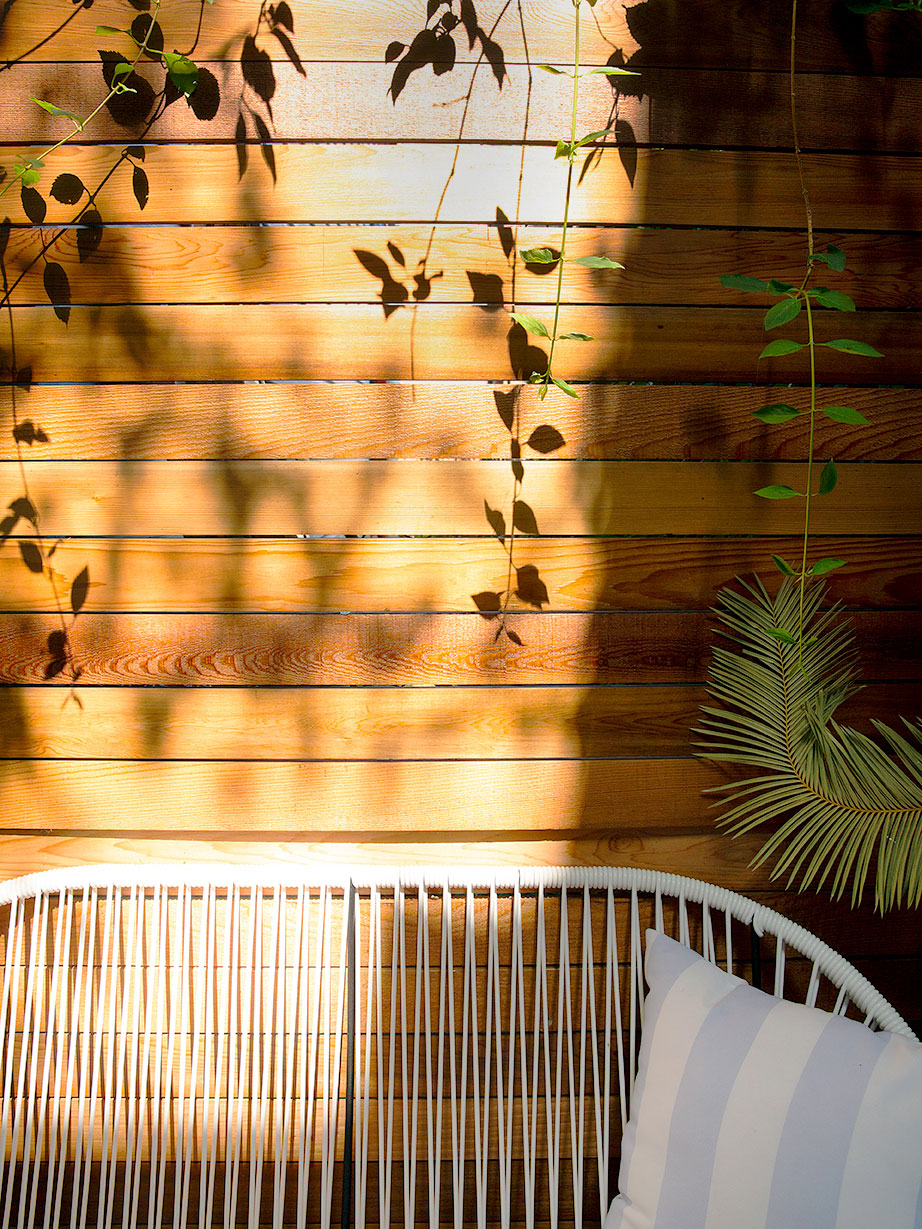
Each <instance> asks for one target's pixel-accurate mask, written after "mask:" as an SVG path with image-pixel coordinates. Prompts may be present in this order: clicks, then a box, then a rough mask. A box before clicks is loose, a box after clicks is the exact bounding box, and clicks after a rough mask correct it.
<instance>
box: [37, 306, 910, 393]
mask: <svg viewBox="0 0 922 1229" xmlns="http://www.w3.org/2000/svg"><path fill="white" fill-rule="evenodd" d="M545 315H546V316H547V320H546V322H543V323H545V327H546V328H549V327H550V324H551V321H552V313H551V312H550V311H546V312H545ZM844 315H845V313H842V312H831V311H830V312H827V311H824V312H822V313H818V318H817V325H816V327H817V337H818V340H819V341H825V340H832V339H834V338H840V337H854V336H855V335H856V334H857V336H858V337H859V339H860V340H861V341H864V342H867V343H869V344H870V345H872V346H875V347H876V348H877V349H878V350H879V351H882V352H883V357H881V358H873V359H868V358H863V357H858V356H855V355H850V354H842V353H838V352H836V351H834V350H830V349H828V348H827V347H825V346H823V345H821V346H820V347H819V348H818V351H817V373H818V378H819V379H820V380H821V381H823V382H828V383H850V384H875V385H879V384H896V383H906V384H914V383H918V381H919V379H920V375H919V371H918V368H917V366H916V357H917V354H918V351H919V348H920V346H922V313H917V312H884V311H881V312H860V313H855V314H853V313H848V319H847V320H843V318H842V317H843V316H844ZM762 316H763V313H762V311H761V310H759V309H758V308H745V307H726V308H719V307H685V308H683V307H604V306H585V307H569V308H566V309H563V310H562V311H561V313H560V328H561V330H563V331H569V330H571V329H577V330H580V331H584V332H586V333H588V334H589V335H590V336H591V337H593V338H595V339H597V340H595V341H592V342H588V343H585V342H573V341H571V342H568V343H566V344H565V345H562V346H561V350H560V351H558V355H559V356H560V357H559V361H558V360H555V373H556V374H559V375H563V377H564V378H566V377H567V376H574V377H575V376H582V377H583V378H587V379H596V380H650V381H654V380H655V381H670V380H671V381H675V382H677V383H681V382H689V381H692V382H693V381H699V380H700V381H706V380H707V379H708V378H709V377H711V376H713V375H714V373H715V371H719V372H720V373H721V376H722V378H723V379H724V380H726V381H739V382H750V381H753V380H757V379H759V378H760V377H761V378H763V379H765V380H767V381H772V380H774V381H779V380H781V379H783V378H784V376H785V375H786V374H788V373H792V375H793V376H796V377H797V378H798V379H800V380H805V379H806V371H807V365H806V355H805V354H800V355H795V356H793V357H791V356H785V357H782V358H768V359H763V360H761V361H760V360H759V358H758V356H759V353H760V351H761V349H762V347H763V346H764V344H765V341H766V338H765V337H764V334H763V331H762ZM833 317H834V318H833ZM13 328H14V330H15V336H16V346H17V350H18V352H19V353H20V354H22V355H28V356H29V358H30V359H31V363H32V369H33V373H34V375H35V377H36V378H37V379H40V380H42V381H58V380H60V381H74V382H80V381H103V380H105V381H107V382H108V381H127V382H136V381H146V380H165V381H168V380H184V381H198V380H220V381H226V380H229V379H233V378H237V379H240V380H336V379H347V380H348V379H360V380H362V379H364V380H382V379H386V380H413V379H417V380H438V379H443V380H444V379H456V380H483V379H487V380H489V379H494V380H508V379H511V378H514V377H518V378H522V377H523V376H524V377H526V378H527V376H528V375H529V374H530V373H531V372H532V371H536V370H541V371H544V370H545V368H546V367H547V352H546V350H545V349H544V348H543V347H542V346H541V345H540V344H534V345H533V344H530V342H529V340H527V339H526V335H525V331H524V329H522V328H521V327H520V326H518V325H515V326H511V325H510V321H509V317H508V316H507V315H506V314H505V312H497V311H495V310H488V311H484V310H483V309H482V308H480V307H476V306H474V305H470V306H449V305H442V304H429V303H423V304H419V305H418V306H416V307H415V308H414V309H413V310H408V311H401V312H397V313H395V314H394V315H392V316H391V317H390V318H389V319H388V318H386V317H385V314H384V312H383V311H382V310H381V308H379V307H373V306H371V305H366V304H357V303H349V304H341V305H339V304H337V305H329V306H327V305H323V304H306V305H294V304H245V305H242V306H239V307H237V306H225V305H215V304H196V305H181V306H167V305H160V304H151V305H146V306H144V307H77V306H74V307H72V308H71V309H70V313H69V321H68V324H67V327H66V329H65V328H64V327H63V326H62V323H61V321H60V320H59V319H58V318H57V316H56V314H55V312H54V311H53V309H52V308H51V307H50V306H48V307H17V308H13ZM785 334H786V335H787V336H790V337H792V338H793V339H795V340H800V339H801V338H803V339H804V340H805V339H806V324H805V323H804V324H802V323H801V321H800V320H798V321H797V322H796V323H795V324H793V325H791V326H790V327H789V328H787V329H786V330H785ZM703 339H705V340H704V344H702V340H703ZM531 340H532V341H539V340H540V339H536V338H532V339H531ZM347 343H348V344H347ZM545 344H547V343H545ZM576 350H579V353H576V352H575V351H576Z"/></svg>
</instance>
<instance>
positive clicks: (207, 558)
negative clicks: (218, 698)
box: [0, 536, 922, 614]
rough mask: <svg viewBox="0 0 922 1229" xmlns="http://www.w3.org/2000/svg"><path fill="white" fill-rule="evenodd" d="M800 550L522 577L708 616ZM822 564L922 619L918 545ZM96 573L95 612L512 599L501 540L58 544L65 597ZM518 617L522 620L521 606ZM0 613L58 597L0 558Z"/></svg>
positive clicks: (851, 549)
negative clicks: (484, 594) (733, 585)
mask: <svg viewBox="0 0 922 1229" xmlns="http://www.w3.org/2000/svg"><path fill="white" fill-rule="evenodd" d="M797 545H798V544H797V541H796V539H794V538H780V537H777V536H772V537H767V538H737V537H731V538H727V537H723V538H696V537H689V538H678V539H675V538H643V537H640V538H628V539H620V540H619V539H617V538H614V539H611V538H589V539H585V538H576V539H566V538H563V539H560V538H552V537H548V538H534V539H531V540H529V541H528V542H527V544H523V545H522V548H521V551H520V552H518V551H517V553H516V556H515V557H516V564H517V566H522V565H526V564H527V565H531V566H533V567H535V568H537V570H538V572H539V574H540V576H541V578H542V579H543V581H544V583H545V584H546V585H547V588H548V596H549V606H550V609H552V610H558V611H595V610H674V609H675V610H689V609H693V610H701V609H707V608H709V607H710V606H711V605H713V603H714V601H715V599H716V596H717V591H718V589H720V587H721V586H723V585H726V584H728V583H729V582H730V581H731V580H732V579H733V577H734V576H737V575H744V574H747V573H749V572H752V571H754V570H755V571H758V572H760V573H761V575H762V576H763V577H764V578H765V580H766V581H767V583H768V584H769V585H773V584H777V582H778V579H779V578H778V575H777V571H776V569H775V566H774V564H773V563H772V562H771V558H770V556H771V555H772V554H780V555H783V556H785V557H787V558H791V559H792V558H794V557H795V555H796V551H797ZM814 547H815V549H816V550H817V551H818V552H821V553H822V555H824V556H826V555H828V556H834V557H836V558H839V559H847V560H848V567H846V568H842V569H840V570H839V571H837V572H836V573H835V575H834V577H832V578H831V592H832V594H833V595H834V597H835V598H837V599H839V600H841V601H844V602H847V603H848V604H849V605H850V606H851V607H853V608H859V609H882V610H892V609H898V608H901V607H908V608H919V607H922V571H920V569H919V551H920V539H919V538H918V537H906V538H902V539H901V538H895V537H867V538H863V537H862V538H843V537H817V538H815V539H814ZM84 567H86V568H88V569H89V577H90V581H89V589H88V594H87V599H86V605H85V607H84V609H85V610H86V611H88V612H89V611H100V612H113V611H127V612H138V613H145V612H164V611H172V612H185V613H190V614H206V613H214V612H229V611H267V612H271V611H276V612H280V613H282V612H288V613H296V614H300V613H307V612H317V613H327V614H329V613H335V612H339V611H370V612H393V611H404V612H422V611H458V612H467V613H470V612H471V611H472V610H473V605H474V604H473V601H472V598H471V594H473V593H479V592H481V591H483V590H487V589H492V590H495V591H499V590H503V589H505V587H506V584H507V581H508V576H507V568H508V561H507V559H506V556H505V554H504V552H503V550H502V548H501V547H500V546H499V544H498V543H497V542H496V541H488V540H485V539H482V538H481V539H476V538H475V539H471V538H464V537H459V538H448V539H444V538H443V539H439V538H433V539H416V540H414V539H412V538H409V539H406V538H401V539H396V540H389V539H386V538H348V539H341V540H336V539H319V540H313V541H309V542H303V541H293V540H291V539H271V538H270V539H266V540H264V541H255V540H250V539H246V538H243V539H240V540H236V541H235V540H226V539H213V538H212V539H209V538H204V539H198V538H196V539H174V540H171V539H148V540H145V539H139V540H131V539H128V540H120V539H115V540H112V541H100V540H98V539H90V540H82V539H77V540H73V541H65V542H63V543H62V544H61V545H60V546H59V547H58V549H57V551H56V553H55V556H54V560H53V568H54V579H55V582H56V585H57V588H58V592H59V593H60V594H61V595H65V596H66V594H67V593H68V591H69V588H70V584H71V582H72V580H73V579H74V577H76V576H77V574H78V573H79V572H80V571H82V569H83V568H84ZM513 606H514V607H515V608H516V609H520V608H521V603H520V602H519V600H518V599H516V598H514V599H513ZM0 609H3V610H5V611H54V609H55V605H54V596H53V592H52V587H51V585H50V584H48V583H47V582H46V581H45V580H43V579H42V578H40V577H37V576H35V575H34V574H33V573H31V572H30V571H28V570H27V569H26V568H25V567H24V566H23V562H22V559H21V558H20V555H19V552H18V550H17V549H16V547H15V545H14V544H13V543H8V544H7V545H6V546H5V547H4V548H3V549H2V550H0Z"/></svg>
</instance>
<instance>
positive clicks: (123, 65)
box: [112, 60, 134, 81]
mask: <svg viewBox="0 0 922 1229" xmlns="http://www.w3.org/2000/svg"><path fill="white" fill-rule="evenodd" d="M133 72H134V68H133V67H132V65H131V64H129V63H128V61H127V60H121V61H120V62H119V63H118V64H116V66H115V67H114V68H113V69H112V80H113V81H118V79H119V77H130V76H131V74H132V73H133Z"/></svg>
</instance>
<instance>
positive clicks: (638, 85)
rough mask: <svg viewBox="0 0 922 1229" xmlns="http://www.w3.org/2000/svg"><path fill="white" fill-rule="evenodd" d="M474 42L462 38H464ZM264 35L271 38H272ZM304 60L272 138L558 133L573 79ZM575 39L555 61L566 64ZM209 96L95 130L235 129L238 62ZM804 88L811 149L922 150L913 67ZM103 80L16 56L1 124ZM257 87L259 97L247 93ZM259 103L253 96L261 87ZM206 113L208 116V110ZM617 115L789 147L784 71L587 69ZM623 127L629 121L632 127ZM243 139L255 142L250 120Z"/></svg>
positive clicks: (503, 137)
mask: <svg viewBox="0 0 922 1229" xmlns="http://www.w3.org/2000/svg"><path fill="white" fill-rule="evenodd" d="M465 41H466V40H465ZM274 43H275V40H273V39H271V38H270V39H267V40H265V50H266V51H269V50H270V49H273V50H277V49H278V45H277V44H275V47H273V44H274ZM352 50H353V48H351V47H349V46H347V45H344V47H343V53H344V59H348V60H349V61H350V62H348V63H337V62H310V61H309V62H307V63H304V64H302V66H301V71H300V72H299V71H298V70H297V69H296V68H295V66H294V65H293V64H291V63H287V62H279V63H276V64H274V65H273V66H272V82H273V84H274V87H275V88H274V92H273V95H272V125H271V129H270V131H271V133H272V137H273V139H274V140H278V141H291V140H303V139H304V138H305V137H308V138H309V139H310V140H312V141H394V140H400V141H455V140H459V139H460V140H464V141H508V140H510V138H511V137H513V136H514V137H515V138H516V139H524V140H528V141H536V140H537V141H548V140H555V141H556V139H557V138H558V137H559V136H563V135H564V133H566V132H568V131H569V128H570V122H571V98H570V91H569V90H568V89H567V88H566V86H565V84H562V83H561V81H560V78H559V77H558V78H554V77H550V76H548V75H547V74H545V73H540V72H533V71H532V72H530V71H529V68H528V66H527V65H523V64H509V65H508V74H507V77H506V79H505V81H504V83H503V88H502V90H500V89H499V88H498V86H497V83H496V81H495V79H494V76H493V74H492V72H491V71H490V68H489V66H488V65H487V64H486V62H485V61H484V62H482V63H481V64H480V65H479V67H478V66H477V65H476V64H474V63H459V64H457V65H456V67H455V68H454V69H453V70H452V71H451V72H448V73H444V74H443V75H442V76H438V77H436V76H434V75H433V74H432V72H431V71H430V70H429V69H428V68H427V69H426V70H424V71H421V72H417V73H414V74H413V76H411V77H410V79H409V81H408V82H407V84H406V86H405V87H404V89H403V91H402V92H401V94H400V98H399V101H398V103H397V105H396V106H395V105H394V104H393V102H392V100H391V97H390V94H389V89H390V84H391V79H392V77H393V74H394V66H393V65H386V64H381V63H358V62H354V61H353V58H352V55H351V52H352ZM566 53H567V47H566V46H565V45H561V47H560V48H559V49H558V54H557V56H556V57H555V60H556V62H558V63H560V64H561V65H562V67H564V68H566V59H565V57H566ZM200 69H202V70H205V71H206V72H207V73H208V74H209V75H210V78H211V79H210V80H208V82H207V84H206V83H205V77H204V76H203V77H202V82H203V84H202V95H200V99H203V98H204V95H205V92H206V90H207V91H208V93H209V98H208V101H207V105H206V103H205V102H204V101H202V104H201V106H200V107H199V108H198V109H197V110H193V108H192V107H188V106H181V105H175V104H174V105H173V106H170V107H167V108H166V110H165V111H163V114H162V115H161V116H160V117H159V118H158V119H157V120H156V121H155V122H154V124H153V125H152V126H148V124H147V123H146V122H145V120H146V118H147V117H146V116H144V117H141V118H139V119H138V120H137V122H135V123H131V122H128V123H126V122H125V120H124V117H122V122H121V123H117V122H116V121H115V119H113V117H112V116H111V115H110V114H109V112H108V111H103V112H102V113H101V114H100V115H99V116H98V117H97V118H96V119H95V120H94V121H93V124H92V126H91V128H90V129H88V131H87V134H86V135H87V137H88V138H89V139H90V140H92V141H120V140H125V139H126V138H129V137H131V136H137V137H139V138H140V137H143V138H144V140H145V141H152V142H160V141H215V140H233V139H234V135H235V127H236V124H237V118H238V115H239V108H240V98H241V97H242V96H243V97H246V96H247V95H248V88H247V85H246V82H245V79H244V75H243V72H242V70H241V66H240V64H239V63H215V62H211V63H200ZM139 75H140V76H141V77H143V79H144V80H146V81H148V82H149V84H150V86H151V87H152V89H153V91H154V92H155V93H156V92H157V91H158V90H159V89H161V88H162V85H163V80H164V74H163V70H162V68H160V67H159V66H155V65H145V66H142V69H141V72H140V74H139ZM796 88H797V96H798V102H799V105H800V107H801V109H802V116H803V119H802V130H801V133H800V138H801V145H802V147H803V148H804V149H812V150H821V149H835V150H846V149H847V150H868V151H870V152H873V153H875V154H880V153H918V152H919V151H920V148H922V138H920V133H919V125H918V122H917V117H918V113H919V110H920V108H922V81H920V80H919V78H918V77H886V76H873V77H867V76H865V77H856V76H851V75H849V74H846V73H842V74H828V73H827V74H821V73H800V74H798V76H797V87H796ZM104 92H105V87H104V82H103V77H102V72H101V66H100V65H99V63H98V61H97V62H96V63H82V64H81V63H60V64H55V65H48V64H42V65H37V64H33V63H29V62H23V63H22V64H19V65H16V66H15V67H14V68H13V70H12V71H11V72H10V74H9V76H8V77H7V79H6V82H5V91H4V100H3V103H2V104H0V122H3V126H4V130H5V131H7V132H9V131H15V132H16V137H17V140H19V141H30V142H31V141H35V142H45V141H47V142H49V143H52V142H54V141H56V140H57V139H58V138H59V137H60V135H61V124H60V121H59V120H55V119H54V118H53V117H52V116H50V115H49V114H48V113H47V112H46V111H43V110H42V109H41V108H39V107H36V106H35V105H34V104H30V100H31V99H32V98H35V97H39V98H48V99H66V100H67V102H66V104H64V103H62V104H61V105H66V106H67V107H68V109H70V110H73V111H75V112H76V113H77V114H81V115H88V114H89V112H90V111H91V110H92V109H93V107H95V106H96V105H97V104H98V102H99V100H100V97H101V95H102V94H104ZM250 97H252V95H250ZM344 98H361V99H362V100H363V105H362V107H361V108H354V107H343V106H342V105H341V102H342V99H344ZM254 101H255V99H254ZM202 114H204V115H207V117H208V118H207V119H203V118H200V115H202ZM615 121H617V122H618V123H619V124H621V125H622V128H621V129H620V130H619V131H620V132H621V133H623V134H624V137H623V139H624V141H625V142H626V144H627V146H628V147H631V146H634V145H693V146H695V147H697V148H701V147H706V146H713V147H715V148H718V149H720V148H725V147H727V146H751V147H759V148H772V147H782V148H787V147H790V146H791V143H792V142H791V123H790V115H789V99H788V80H787V75H786V74H785V73H783V72H777V71H775V72H745V71H740V70H739V69H735V68H733V67H732V66H730V67H729V68H723V69H721V70H717V71H715V70H713V69H710V70H707V69H704V70H702V69H700V68H691V67H688V68H665V69H662V68H646V69H645V70H644V71H643V73H642V75H641V76H639V77H638V78H636V79H634V80H631V79H622V80H621V81H620V82H616V81H612V82H611V84H610V83H609V80H608V79H606V78H605V77H603V76H587V77H586V78H585V79H584V80H583V81H582V83H581V85H580V93H579V108H578V113H577V130H578V131H579V132H580V133H583V132H594V131H597V130H598V129H600V128H607V127H608V126H609V125H613V124H614V123H615ZM624 126H626V127H624ZM248 139H249V140H250V141H251V142H254V141H255V140H256V134H255V132H254V130H253V127H252V125H251V126H250V128H249V130H248Z"/></svg>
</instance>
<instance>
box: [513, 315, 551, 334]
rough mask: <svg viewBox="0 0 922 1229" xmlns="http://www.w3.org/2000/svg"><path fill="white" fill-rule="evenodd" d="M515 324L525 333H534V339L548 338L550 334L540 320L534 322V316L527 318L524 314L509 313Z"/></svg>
mask: <svg viewBox="0 0 922 1229" xmlns="http://www.w3.org/2000/svg"><path fill="white" fill-rule="evenodd" d="M509 314H510V316H511V317H512V319H513V320H514V321H515V322H516V324H520V325H521V326H522V328H523V329H525V331H526V332H527V333H534V335H535V336H536V337H548V338H549V337H550V333H549V332H548V331H547V329H546V328H545V326H544V325H543V324H542V323H541V321H540V320H536V319H535V317H534V316H529V315H528V314H527V313H526V312H510V313H509Z"/></svg>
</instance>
